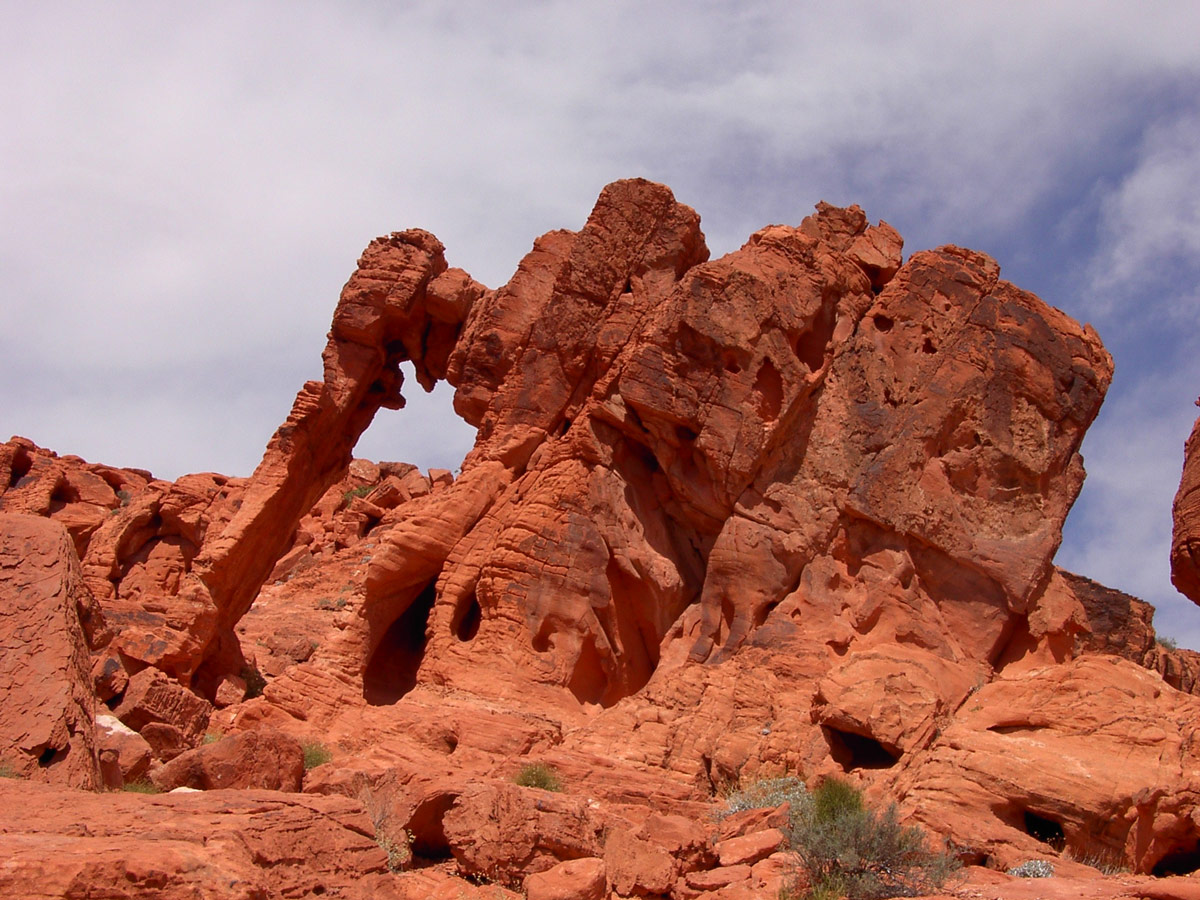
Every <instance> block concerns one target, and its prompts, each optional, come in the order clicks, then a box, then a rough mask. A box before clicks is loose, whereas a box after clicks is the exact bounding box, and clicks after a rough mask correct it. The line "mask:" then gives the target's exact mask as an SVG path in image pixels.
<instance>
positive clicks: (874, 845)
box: [787, 778, 958, 900]
mask: <svg viewBox="0 0 1200 900" xmlns="http://www.w3.org/2000/svg"><path fill="white" fill-rule="evenodd" d="M789 820H790V821H789V824H788V835H787V837H788V845H789V847H790V848H791V850H792V851H793V852H794V853H795V854H796V857H797V860H798V862H799V863H800V865H801V866H802V867H803V868H804V870H805V873H806V874H807V877H808V884H809V890H808V894H807V897H808V898H809V900H832V898H835V897H838V898H841V897H846V898H850V900H874V898H882V897H914V896H919V895H921V894H930V893H936V892H937V890H938V889H939V888H940V887H941V885H942V884H944V883H945V881H946V879H947V878H948V877H949V876H950V874H951V873H953V872H954V870H955V869H957V868H958V861H957V860H956V859H955V858H954V857H953V856H951V855H950V854H948V853H945V852H938V851H934V850H931V849H930V848H929V845H928V839H927V837H926V835H925V833H924V832H923V831H922V830H921V829H920V828H917V827H915V826H903V825H901V824H900V821H899V817H898V813H897V811H896V806H895V804H892V805H890V806H888V808H887V809H885V810H884V811H883V812H875V811H874V810H871V809H869V808H868V807H867V805H866V804H865V803H864V802H863V798H862V793H861V792H860V791H859V790H858V789H856V788H855V787H853V786H852V785H850V784H847V783H846V782H844V781H841V780H839V779H836V778H827V779H826V780H825V781H823V782H822V783H821V785H820V787H818V788H817V789H816V790H815V791H813V792H812V793H811V794H810V795H809V798H808V802H804V803H797V804H794V805H793V806H792V810H791V813H790V816H789Z"/></svg>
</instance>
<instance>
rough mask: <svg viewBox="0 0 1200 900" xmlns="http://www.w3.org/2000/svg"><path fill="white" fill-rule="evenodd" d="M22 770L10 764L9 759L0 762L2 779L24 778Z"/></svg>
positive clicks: (0, 776)
mask: <svg viewBox="0 0 1200 900" xmlns="http://www.w3.org/2000/svg"><path fill="white" fill-rule="evenodd" d="M24 777H25V776H24V775H22V774H21V770H20V769H18V768H17V767H16V766H14V765H13V764H12V763H10V762H9V761H8V760H7V759H4V760H0V778H24Z"/></svg>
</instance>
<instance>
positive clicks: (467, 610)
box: [450, 591, 483, 641]
mask: <svg viewBox="0 0 1200 900" xmlns="http://www.w3.org/2000/svg"><path fill="white" fill-rule="evenodd" d="M482 620H483V610H481V609H480V608H479V598H478V597H476V596H475V592H474V591H471V596H469V597H467V598H466V599H465V600H462V601H459V604H458V607H457V608H456V609H455V610H454V617H453V619H452V620H451V622H450V627H451V629H453V631H454V636H455V637H456V638H458V639H459V640H460V641H469V640H472V639H473V638H474V637H475V635H477V634H479V623H480V622H481V621H482Z"/></svg>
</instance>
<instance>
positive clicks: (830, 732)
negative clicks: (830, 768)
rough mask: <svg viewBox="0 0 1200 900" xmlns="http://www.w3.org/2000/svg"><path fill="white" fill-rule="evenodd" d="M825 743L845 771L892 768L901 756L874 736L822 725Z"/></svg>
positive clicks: (830, 753) (835, 760)
mask: <svg viewBox="0 0 1200 900" xmlns="http://www.w3.org/2000/svg"><path fill="white" fill-rule="evenodd" d="M821 733H822V734H823V735H824V736H825V743H826V744H828V745H829V755H830V756H832V757H833V761H834V762H836V763H837V764H838V765H839V766H841V767H842V771H843V772H853V771H854V770H855V769H890V768H891V767H892V766H894V765H895V764H896V762H897V760H898V759H899V758H900V757H899V755H898V754H894V753H892V752H891V751H890V750H888V749H887V748H886V747H884V746H883V744H881V743H879V741H877V740H875V739H874V738H869V737H864V736H863V735H861V734H853V733H852V732H849V731H840V730H839V729H837V728H830V727H829V726H828V725H822V726H821Z"/></svg>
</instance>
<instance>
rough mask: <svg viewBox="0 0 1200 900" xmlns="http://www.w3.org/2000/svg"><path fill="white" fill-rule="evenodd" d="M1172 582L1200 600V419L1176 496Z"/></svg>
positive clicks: (1191, 598) (1196, 425)
mask: <svg viewBox="0 0 1200 900" xmlns="http://www.w3.org/2000/svg"><path fill="white" fill-rule="evenodd" d="M1197 405H1200V401H1197ZM1171 582H1172V583H1173V584H1174V585H1175V587H1177V588H1178V589H1179V592H1180V593H1181V594H1183V595H1184V596H1186V597H1187V598H1188V599H1190V600H1191V601H1192V602H1193V603H1200V419H1197V420H1196V424H1195V426H1193V428H1192V434H1191V437H1189V438H1188V441H1187V446H1186V448H1185V449H1184V457H1183V477H1182V479H1181V480H1180V482H1179V492H1178V493H1177V494H1176V495H1175V507H1174V529H1173V533H1172V540H1171Z"/></svg>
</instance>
